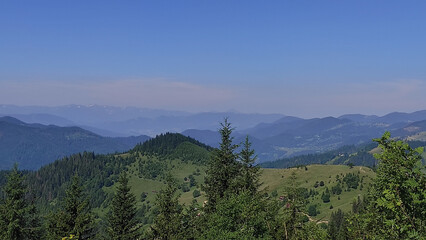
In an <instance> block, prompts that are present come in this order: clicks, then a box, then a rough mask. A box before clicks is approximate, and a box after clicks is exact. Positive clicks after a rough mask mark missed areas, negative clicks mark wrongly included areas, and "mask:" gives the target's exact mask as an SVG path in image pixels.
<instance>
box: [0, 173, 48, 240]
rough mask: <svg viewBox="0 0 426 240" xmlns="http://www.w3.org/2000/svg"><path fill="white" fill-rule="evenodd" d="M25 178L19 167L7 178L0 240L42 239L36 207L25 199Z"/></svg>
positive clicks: (0, 216)
mask: <svg viewBox="0 0 426 240" xmlns="http://www.w3.org/2000/svg"><path fill="white" fill-rule="evenodd" d="M23 181H24V177H23V176H22V175H21V174H20V173H19V172H18V167H17V165H15V166H14V168H13V169H12V171H11V173H10V174H9V175H8V176H7V184H6V186H5V187H4V189H3V191H4V195H5V199H4V200H3V201H2V203H1V204H0V239H7V240H27V239H41V227H40V222H39V219H38V217H37V211H36V209H35V206H34V205H33V204H32V203H31V202H29V201H28V200H26V199H25V195H26V193H27V189H26V186H25V185H24V183H23Z"/></svg>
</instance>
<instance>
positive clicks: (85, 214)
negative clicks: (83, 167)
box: [47, 175, 95, 240]
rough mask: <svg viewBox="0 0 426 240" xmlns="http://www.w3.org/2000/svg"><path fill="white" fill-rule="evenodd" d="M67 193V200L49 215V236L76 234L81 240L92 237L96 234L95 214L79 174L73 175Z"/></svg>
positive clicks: (60, 236)
mask: <svg viewBox="0 0 426 240" xmlns="http://www.w3.org/2000/svg"><path fill="white" fill-rule="evenodd" d="M65 194H66V196H65V200H64V201H63V202H62V203H61V204H62V205H63V206H61V208H60V209H58V210H57V211H56V212H54V213H51V214H50V215H49V216H48V221H47V233H48V238H49V239H60V238H62V237H68V236H70V235H74V236H76V237H78V239H80V240H83V239H92V238H93V237H94V235H95V223H94V216H93V214H92V212H91V209H90V206H89V201H88V200H87V199H85V196H84V194H83V186H82V185H81V183H80V178H79V177H78V176H77V175H74V176H73V178H72V180H71V184H70V186H69V187H68V188H67V190H66V191H65Z"/></svg>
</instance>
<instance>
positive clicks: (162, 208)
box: [151, 176, 185, 240]
mask: <svg viewBox="0 0 426 240" xmlns="http://www.w3.org/2000/svg"><path fill="white" fill-rule="evenodd" d="M156 206H157V208H158V215H157V217H156V218H155V220H154V225H153V226H151V231H152V238H153V239H170V240H171V239H184V238H185V233H184V230H185V229H184V226H183V224H182V222H183V213H182V210H183V208H182V206H181V205H180V204H179V194H177V187H176V183H175V182H174V181H173V180H172V178H171V177H170V176H169V177H168V178H167V186H166V187H165V188H164V189H162V190H160V192H159V193H158V195H157V201H156Z"/></svg>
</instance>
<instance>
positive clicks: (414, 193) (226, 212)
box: [0, 120, 426, 240]
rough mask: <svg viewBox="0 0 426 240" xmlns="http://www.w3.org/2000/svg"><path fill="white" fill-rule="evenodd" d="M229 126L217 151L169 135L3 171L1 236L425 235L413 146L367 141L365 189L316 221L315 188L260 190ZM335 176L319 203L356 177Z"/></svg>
mask: <svg viewBox="0 0 426 240" xmlns="http://www.w3.org/2000/svg"><path fill="white" fill-rule="evenodd" d="M232 131H233V128H232V127H231V124H230V123H229V122H228V121H227V120H225V121H224V123H222V125H221V129H220V131H219V132H220V134H221V143H220V147H219V148H218V149H212V148H210V147H208V146H205V145H203V144H201V143H199V142H197V141H195V140H193V139H191V138H188V137H184V136H182V135H179V134H171V133H167V134H163V135H160V136H158V137H157V138H154V139H151V140H149V141H147V142H145V143H143V144H140V145H137V146H136V147H135V148H134V149H133V150H132V151H130V152H128V153H124V154H115V155H112V154H111V155H95V154H93V153H90V152H85V153H82V154H75V155H72V156H69V157H66V158H63V159H61V160H58V161H56V162H54V163H52V164H49V165H47V166H45V167H43V168H41V169H40V170H39V171H36V172H27V171H26V172H22V171H19V170H18V167H17V166H15V167H14V168H13V169H12V170H11V171H8V172H2V174H1V175H0V183H2V186H3V188H2V194H1V200H0V239H10V240H15V239H123V240H126V239H424V236H425V235H426V227H425V226H426V174H425V169H424V165H422V164H421V155H420V154H421V148H417V149H413V148H411V147H410V146H409V145H408V144H407V143H405V142H402V141H397V140H394V139H391V138H390V134H389V133H385V134H384V135H383V136H382V137H381V138H378V139H375V140H374V141H375V143H376V144H377V145H375V146H378V147H379V148H380V149H381V150H380V151H377V153H375V154H374V157H375V159H376V160H377V167H376V178H375V179H374V180H373V184H372V185H371V188H370V189H369V191H368V194H367V195H366V196H363V197H358V198H357V199H356V200H354V202H353V203H352V211H351V212H343V211H341V210H340V209H337V210H336V211H335V212H333V214H332V215H331V218H330V220H329V221H321V222H316V221H312V219H311V216H315V214H316V213H317V209H315V206H314V205H310V206H309V207H308V206H307V205H308V203H309V201H308V200H307V199H308V198H309V197H310V196H311V195H318V192H316V191H315V190H311V191H308V190H307V189H303V188H301V187H299V186H298V184H297V182H296V177H295V175H294V174H292V175H290V176H288V177H287V178H288V181H289V184H288V185H287V186H286V189H285V194H284V195H283V196H280V197H279V198H277V196H274V195H276V193H272V194H270V193H268V190H267V188H263V187H262V182H261V181H260V175H261V169H260V167H259V166H257V165H256V164H255V161H256V155H255V152H254V151H253V149H252V147H251V142H250V141H249V139H248V138H246V140H245V142H243V144H242V146H237V145H236V144H234V142H233V138H232V137H231V136H232ZM375 146H373V147H372V146H366V147H365V152H368V151H370V150H371V149H372V148H374V147H375ZM339 154H344V153H342V152H339ZM333 158H334V157H333V156H331V157H330V156H329V158H328V160H330V159H333ZM324 159H326V157H324ZM344 163H345V164H346V163H347V162H344ZM178 164H193V165H194V166H195V168H196V169H201V168H202V169H205V177H204V180H203V181H202V182H200V183H197V181H196V180H195V177H197V178H198V177H200V176H197V174H198V175H199V170H198V171H196V170H194V171H193V174H191V175H190V176H185V180H184V182H183V184H182V182H181V181H182V180H180V179H177V178H176V177H175V176H173V175H172V174H171V173H172V171H173V170H175V169H176V168H178V167H179V166H178ZM301 164H303V162H301ZM197 166H198V167H197ZM308 167H309V168H310V166H308ZM195 168H194V169H195ZM305 168H306V167H305ZM306 169H307V168H306ZM130 175H136V176H140V177H141V178H143V179H146V181H154V180H155V181H158V182H161V184H162V185H161V186H163V187H162V189H161V190H160V191H159V192H157V193H156V195H155V200H154V201H153V202H150V203H148V201H149V200H147V199H148V198H149V197H150V194H148V193H147V192H146V193H143V194H142V195H141V196H135V195H134V194H133V193H132V191H131V190H132V187H135V186H134V185H132V182H131V178H130ZM336 177H337V178H338V181H337V184H336V185H335V186H333V187H331V188H330V189H329V188H327V189H326V190H325V191H324V192H323V193H322V194H321V199H322V201H323V202H324V203H325V202H328V201H330V196H331V195H339V194H341V193H342V191H347V190H350V189H357V188H359V187H360V184H362V179H361V178H360V177H359V175H358V174H353V173H348V174H345V175H343V176H336ZM198 179H199V178H198ZM316 184H318V185H317V186H316V187H315V186H314V187H315V188H317V187H320V186H323V185H324V183H323V182H322V181H319V182H317V183H316ZM183 185H185V186H186V187H187V188H188V189H192V190H193V193H192V194H193V200H192V202H191V203H190V204H182V203H181V202H180V201H179V197H180V196H181V194H182V192H185V191H183ZM200 195H202V196H203V197H204V198H205V201H203V202H201V203H200V202H198V201H196V199H197V198H200ZM141 202H142V203H141ZM141 206H142V207H141Z"/></svg>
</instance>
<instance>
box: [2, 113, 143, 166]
mask: <svg viewBox="0 0 426 240" xmlns="http://www.w3.org/2000/svg"><path fill="white" fill-rule="evenodd" d="M147 139H149V137H148V136H143V135H142V136H138V137H125V138H124V137H123V138H121V137H120V138H109V137H102V136H99V135H97V134H94V133H92V132H89V131H87V130H84V129H81V128H79V127H58V126H54V125H48V126H47V125H42V124H27V123H24V122H22V121H19V120H18V119H15V118H12V117H1V118H0V169H10V168H11V167H12V166H13V164H14V163H18V165H19V168H20V169H37V168H39V167H41V166H43V165H46V164H48V163H50V162H53V161H54V160H56V159H59V158H62V157H65V156H68V155H71V154H73V153H79V152H83V151H90V152H95V153H114V152H124V151H127V150H129V149H131V148H133V147H134V146H135V145H136V144H137V143H140V142H144V141H146V140H147Z"/></svg>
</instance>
